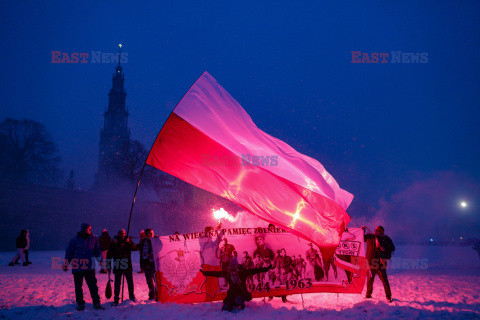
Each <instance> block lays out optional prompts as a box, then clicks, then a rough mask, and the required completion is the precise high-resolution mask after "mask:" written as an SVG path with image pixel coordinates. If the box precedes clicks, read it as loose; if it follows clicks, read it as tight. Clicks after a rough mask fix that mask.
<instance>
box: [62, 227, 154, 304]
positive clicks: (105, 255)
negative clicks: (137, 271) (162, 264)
mask: <svg viewBox="0 0 480 320" xmlns="http://www.w3.org/2000/svg"><path fill="white" fill-rule="evenodd" d="M153 237H154V232H153V230H152V229H145V231H144V236H142V234H141V239H140V242H139V243H138V244H135V243H133V241H132V239H131V237H127V234H126V232H125V230H124V229H121V230H119V231H118V233H117V235H116V236H115V237H114V238H113V239H111V238H110V236H109V235H108V232H107V230H106V229H104V230H103V232H102V236H101V237H100V238H97V237H96V236H95V235H93V234H92V226H91V225H90V224H88V223H82V225H81V227H80V231H79V232H78V233H77V235H76V236H75V237H74V238H73V239H72V240H70V242H69V243H68V246H67V248H66V250H65V260H64V264H63V270H64V271H67V270H68V268H69V266H70V265H71V268H72V274H73V279H74V283H75V300H76V302H77V310H79V311H81V310H85V301H84V299H83V289H82V285H83V279H85V282H86V283H87V286H88V289H89V291H90V295H91V297H92V301H93V305H94V309H100V310H103V309H104V307H103V306H102V305H101V303H100V296H99V294H98V286H97V279H96V276H95V259H99V260H100V264H101V271H100V272H101V273H109V272H110V271H113V274H114V302H113V305H114V306H117V305H118V304H119V301H120V287H121V283H122V278H123V277H124V278H125V280H126V282H127V286H128V294H129V298H130V300H131V301H136V298H135V293H134V283H133V274H132V272H133V268H132V256H131V255H132V251H139V252H140V266H141V269H142V270H143V272H144V273H145V278H146V281H147V285H148V289H149V293H148V298H149V300H153V299H155V297H156V292H155V281H154V276H155V263H154V255H153V250H152V242H151V239H152V238H153Z"/></svg>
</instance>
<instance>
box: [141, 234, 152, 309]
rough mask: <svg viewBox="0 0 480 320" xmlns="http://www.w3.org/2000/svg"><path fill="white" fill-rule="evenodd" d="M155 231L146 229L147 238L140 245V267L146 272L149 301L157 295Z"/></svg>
mask: <svg viewBox="0 0 480 320" xmlns="http://www.w3.org/2000/svg"><path fill="white" fill-rule="evenodd" d="M152 238H153V230H152V229H145V238H144V239H143V240H142V241H140V243H139V244H138V250H139V251H140V265H141V266H143V270H144V271H145V279H146V280H147V285H148V300H154V299H155V297H156V293H155V260H154V257H153V249H152Z"/></svg>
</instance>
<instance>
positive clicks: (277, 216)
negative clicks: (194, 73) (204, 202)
mask: <svg viewBox="0 0 480 320" xmlns="http://www.w3.org/2000/svg"><path fill="white" fill-rule="evenodd" d="M147 163H148V164H149V165H151V166H153V167H155V168H158V169H160V170H162V171H164V172H167V173H169V174H171V175H173V176H175V177H177V178H179V179H181V180H183V181H186V182H188V183H190V184H192V185H194V186H196V187H199V188H201V189H204V190H207V191H209V192H212V193H214V194H217V195H220V196H222V197H224V198H226V199H229V200H231V201H233V202H235V203H236V204H238V205H240V206H242V207H243V208H245V209H246V210H248V211H249V212H250V213H252V214H254V215H256V216H258V217H260V218H261V219H264V220H266V221H268V222H271V223H273V224H275V225H277V226H280V227H282V228H285V229H287V230H289V231H290V232H292V233H294V234H296V235H297V236H299V237H301V238H304V239H306V240H309V241H312V242H313V243H315V244H317V245H318V246H319V247H320V248H321V249H322V254H323V255H324V256H325V258H327V259H328V258H329V257H330V256H331V255H332V254H333V252H334V251H335V249H336V247H337V245H338V243H339V241H340V237H341V234H342V232H343V231H344V229H345V227H346V226H347V224H348V223H349V221H350V217H349V216H348V214H347V213H346V211H345V210H346V209H347V207H348V206H349V204H350V203H351V201H352V199H353V195H352V194H350V193H348V192H347V191H345V190H342V189H341V188H340V187H339V185H338V183H337V182H336V181H335V179H334V178H333V177H332V176H331V175H330V174H329V173H328V172H327V171H326V170H325V168H324V167H323V166H322V164H321V163H320V162H318V161H317V160H315V159H312V158H310V157H308V156H306V155H303V154H300V153H299V152H297V151H295V150H294V149H293V148H292V147H290V146H289V145H288V144H286V143H285V142H283V141H281V140H279V139H276V138H274V137H272V136H270V135H268V134H267V133H265V132H263V131H262V130H260V129H259V128H257V126H256V125H255V124H254V123H253V121H252V119H251V118H250V116H249V115H248V114H247V113H246V111H245V110H244V109H243V108H242V106H240V104H239V103H238V102H237V101H236V100H235V99H233V97H232V96H230V94H229V93H228V92H227V91H226V90H225V89H224V88H222V86H220V84H219V83H218V82H217V81H216V80H215V79H214V78H213V77H212V76H211V75H210V74H208V73H207V72H205V73H204V74H203V75H202V76H201V77H200V78H199V79H198V80H197V81H196V82H195V84H194V85H193V86H192V87H191V88H190V90H188V92H187V93H186V94H185V96H184V97H183V98H182V100H181V101H180V103H179V104H178V105H177V107H176V108H175V110H174V111H173V112H172V114H171V115H170V116H169V118H168V119H167V121H166V123H165V125H164V126H163V128H162V129H161V131H160V133H159V135H158V136H157V138H156V141H155V143H154V145H153V147H152V150H151V151H150V154H149V156H148V159H147Z"/></svg>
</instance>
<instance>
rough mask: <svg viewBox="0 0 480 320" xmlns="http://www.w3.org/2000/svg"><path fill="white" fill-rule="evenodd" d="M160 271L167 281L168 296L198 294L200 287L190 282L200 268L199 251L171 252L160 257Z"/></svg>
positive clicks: (179, 250) (180, 250)
mask: <svg viewBox="0 0 480 320" xmlns="http://www.w3.org/2000/svg"><path fill="white" fill-rule="evenodd" d="M160 261H161V271H162V273H163V276H164V277H165V279H166V280H167V281H168V283H167V284H166V287H167V289H168V291H169V293H170V294H186V293H189V292H197V291H198V292H200V285H201V284H197V283H193V282H192V280H193V278H194V277H195V275H196V274H197V273H198V270H199V269H200V268H201V262H200V253H199V251H184V250H182V249H178V250H172V251H170V252H168V253H167V254H166V255H165V256H162V257H160Z"/></svg>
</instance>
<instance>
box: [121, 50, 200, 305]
mask: <svg viewBox="0 0 480 320" xmlns="http://www.w3.org/2000/svg"><path fill="white" fill-rule="evenodd" d="M118 61H120V57H119V60H118ZM205 73H206V71H205V72H204V73H203V74H202V76H203V75H204V74H205ZM202 76H200V78H201V77H202ZM200 78H198V79H197V81H195V83H194V84H193V85H192V86H191V87H190V88H189V89H188V90H187V92H186V93H185V94H184V95H183V96H182V99H180V101H179V102H178V103H177V104H176V105H175V108H174V109H173V111H172V112H171V113H170V114H169V115H168V118H167V120H165V123H164V124H163V126H162V128H161V129H160V132H159V133H158V134H157V137H156V138H155V141H153V144H152V147H151V148H150V151H149V152H148V155H147V159H145V162H144V163H143V168H142V171H141V172H140V177H139V178H138V182H137V187H136V188H135V194H134V195H133V201H132V206H131V208H130V216H129V217H128V226H127V238H128V235H129V232H130V223H131V222H132V213H133V206H134V205H135V200H136V198H137V192H138V186H139V185H140V180H142V175H143V170H145V166H146V164H147V160H148V157H149V156H150V153H151V152H152V149H153V146H154V145H155V142H156V141H157V138H158V137H159V136H160V134H161V133H162V130H163V128H164V127H165V124H166V123H167V121H168V119H170V117H171V116H172V115H173V113H174V112H175V109H177V107H178V105H179V104H180V102H182V100H183V98H185V96H186V95H187V93H188V92H189V91H190V89H192V88H193V86H194V85H195V84H196V83H197V82H198V80H200ZM124 278H125V275H123V276H122V302H123V289H124V285H125V283H124Z"/></svg>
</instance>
